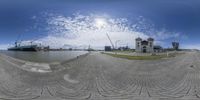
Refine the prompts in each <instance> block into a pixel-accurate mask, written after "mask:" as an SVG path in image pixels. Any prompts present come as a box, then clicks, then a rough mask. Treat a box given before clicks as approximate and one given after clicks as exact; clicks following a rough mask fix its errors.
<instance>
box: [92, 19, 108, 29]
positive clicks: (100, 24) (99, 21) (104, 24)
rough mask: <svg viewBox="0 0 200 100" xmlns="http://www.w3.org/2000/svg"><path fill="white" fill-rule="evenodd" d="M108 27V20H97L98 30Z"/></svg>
mask: <svg viewBox="0 0 200 100" xmlns="http://www.w3.org/2000/svg"><path fill="white" fill-rule="evenodd" d="M106 25H107V22H106V19H104V18H96V19H95V26H96V27H97V28H102V27H105V26H106Z"/></svg>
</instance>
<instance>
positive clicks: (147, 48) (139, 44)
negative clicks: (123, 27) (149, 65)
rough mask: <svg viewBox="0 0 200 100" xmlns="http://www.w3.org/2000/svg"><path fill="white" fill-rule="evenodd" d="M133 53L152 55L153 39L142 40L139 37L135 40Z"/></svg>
mask: <svg viewBox="0 0 200 100" xmlns="http://www.w3.org/2000/svg"><path fill="white" fill-rule="evenodd" d="M135 43H136V44H135V51H136V52H137V53H153V52H154V39H153V38H148V39H147V40H142V39H141V38H140V37H138V38H136V39H135Z"/></svg>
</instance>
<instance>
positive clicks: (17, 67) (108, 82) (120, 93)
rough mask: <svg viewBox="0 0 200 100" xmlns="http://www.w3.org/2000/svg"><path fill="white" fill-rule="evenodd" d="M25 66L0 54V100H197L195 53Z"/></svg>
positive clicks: (198, 57)
mask: <svg viewBox="0 0 200 100" xmlns="http://www.w3.org/2000/svg"><path fill="white" fill-rule="evenodd" d="M35 65H38V64H35ZM26 66H27V64H26V62H25V61H19V60H16V59H13V58H9V57H6V56H4V55H0V99H2V100H32V99H36V100H199V99H200V53H198V52H187V53H186V54H184V55H180V56H177V57H175V58H170V59H162V60H152V61H139V60H126V59H121V58H114V57H111V56H108V55H104V54H100V53H98V52H92V53H90V54H88V55H84V56H80V57H77V58H76V59H73V60H71V61H66V62H62V63H60V64H51V65H49V68H50V69H47V70H48V71H39V70H36V71H32V69H31V68H30V67H31V66H28V67H27V68H26ZM45 66H46V65H45ZM45 70H46V69H45Z"/></svg>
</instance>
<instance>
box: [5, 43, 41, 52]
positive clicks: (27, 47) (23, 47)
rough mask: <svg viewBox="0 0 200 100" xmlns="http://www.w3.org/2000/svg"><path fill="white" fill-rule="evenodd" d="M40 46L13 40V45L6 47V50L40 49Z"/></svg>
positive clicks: (35, 50)
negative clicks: (22, 43)
mask: <svg viewBox="0 0 200 100" xmlns="http://www.w3.org/2000/svg"><path fill="white" fill-rule="evenodd" d="M40 50H41V47H40V46H38V45H36V44H32V43H31V44H30V45H21V43H19V42H15V46H14V47H10V48H8V51H34V52H37V51H40Z"/></svg>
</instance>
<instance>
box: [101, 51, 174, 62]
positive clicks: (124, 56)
mask: <svg viewBox="0 0 200 100" xmlns="http://www.w3.org/2000/svg"><path fill="white" fill-rule="evenodd" d="M102 54H106V55H109V56H112V57H117V58H124V59H129V60H159V59H162V58H170V57H175V55H169V56H167V55H154V56H131V55H125V54H112V53H105V52H103V53H102Z"/></svg>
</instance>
